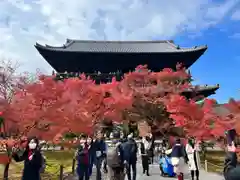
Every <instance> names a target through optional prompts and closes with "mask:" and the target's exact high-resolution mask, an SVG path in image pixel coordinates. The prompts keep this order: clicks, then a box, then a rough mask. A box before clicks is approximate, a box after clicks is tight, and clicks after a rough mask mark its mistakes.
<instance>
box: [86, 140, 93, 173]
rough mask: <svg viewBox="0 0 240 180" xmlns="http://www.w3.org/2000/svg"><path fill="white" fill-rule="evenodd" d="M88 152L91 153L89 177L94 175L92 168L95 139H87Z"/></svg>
mask: <svg viewBox="0 0 240 180" xmlns="http://www.w3.org/2000/svg"><path fill="white" fill-rule="evenodd" d="M87 145H88V152H89V177H90V176H91V175H92V168H93V164H94V158H95V151H94V147H93V138H92V137H91V136H89V137H88V138H87Z"/></svg>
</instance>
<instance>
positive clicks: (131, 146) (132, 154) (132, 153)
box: [122, 139, 138, 163]
mask: <svg viewBox="0 0 240 180" xmlns="http://www.w3.org/2000/svg"><path fill="white" fill-rule="evenodd" d="M122 147H123V151H124V153H123V154H124V160H126V161H127V162H129V163H136V162H137V151H138V146H137V143H136V141H135V140H134V139H129V140H128V141H126V142H125V143H123V144H122Z"/></svg>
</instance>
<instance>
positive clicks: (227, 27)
mask: <svg viewBox="0 0 240 180" xmlns="http://www.w3.org/2000/svg"><path fill="white" fill-rule="evenodd" d="M239 30H240V23H239V21H235V20H234V21H233V20H225V21H223V22H221V23H219V24H218V25H216V26H215V27H212V28H209V29H207V30H205V31H204V32H202V34H201V35H199V36H196V37H194V38H193V37H191V36H189V34H188V33H184V34H182V35H179V36H177V37H176V38H174V39H175V42H176V43H177V44H180V45H183V46H193V45H204V44H207V45H208V50H207V51H206V52H205V53H204V54H203V56H201V57H200V58H199V59H198V61H197V62H196V63H195V64H194V65H193V66H192V67H191V68H190V70H191V73H192V75H193V79H195V82H194V83H196V84H203V85H204V84H208V85H215V84H220V89H219V90H218V91H216V95H213V96H211V97H213V98H216V99H217V100H218V101H219V102H221V103H223V102H226V101H228V99H229V98H230V97H233V98H236V99H240V79H239V77H240V71H239V70H238V68H240V36H239Z"/></svg>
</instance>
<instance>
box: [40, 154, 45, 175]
mask: <svg viewBox="0 0 240 180" xmlns="http://www.w3.org/2000/svg"><path fill="white" fill-rule="evenodd" d="M45 169H46V157H45V156H44V155H43V154H42V156H41V167H40V170H39V171H40V173H44V172H45Z"/></svg>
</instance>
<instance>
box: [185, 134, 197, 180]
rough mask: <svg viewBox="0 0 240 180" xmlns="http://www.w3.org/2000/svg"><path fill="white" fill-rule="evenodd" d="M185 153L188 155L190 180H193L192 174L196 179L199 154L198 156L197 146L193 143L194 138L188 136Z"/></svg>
mask: <svg viewBox="0 0 240 180" xmlns="http://www.w3.org/2000/svg"><path fill="white" fill-rule="evenodd" d="M185 149H186V153H187V157H188V160H189V161H188V166H189V169H190V172H191V177H192V180H194V174H195V177H196V180H199V167H200V165H201V164H200V156H199V153H198V151H199V146H198V144H196V143H195V139H194V138H190V139H189V140H188V143H187V144H186V147H185Z"/></svg>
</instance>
